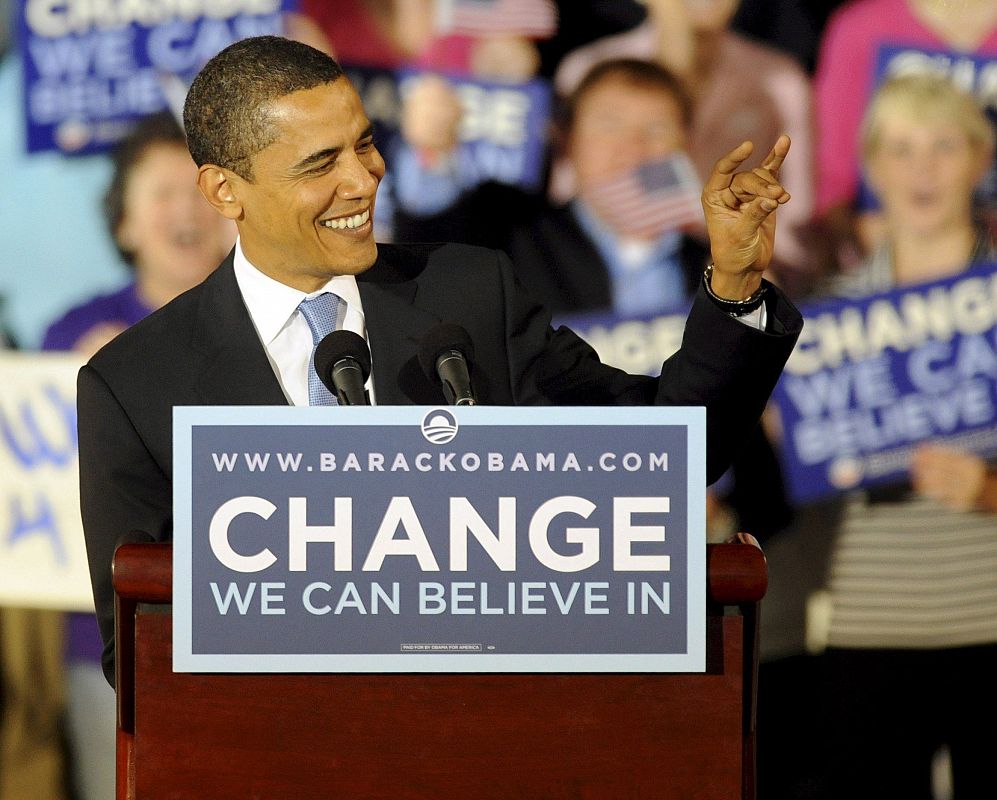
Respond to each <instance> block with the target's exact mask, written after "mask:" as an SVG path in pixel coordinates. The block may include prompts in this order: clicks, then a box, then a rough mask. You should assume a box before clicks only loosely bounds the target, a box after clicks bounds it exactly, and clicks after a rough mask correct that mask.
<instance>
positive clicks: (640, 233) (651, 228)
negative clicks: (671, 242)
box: [585, 153, 703, 239]
mask: <svg viewBox="0 0 997 800" xmlns="http://www.w3.org/2000/svg"><path fill="white" fill-rule="evenodd" d="M701 192H702V185H701V184H700V182H699V176H698V175H697V174H696V169H695V167H694V166H693V165H692V162H691V161H690V160H689V157H688V156H687V155H686V154H685V153H675V154H673V155H670V156H668V157H667V158H664V159H659V160H656V161H647V162H645V163H643V164H641V165H639V166H637V167H636V168H634V169H632V170H630V171H628V172H626V173H624V174H623V175H616V176H613V177H612V178H609V179H607V180H606V181H604V182H603V183H601V184H599V185H597V186H594V187H593V188H592V189H590V190H589V191H587V192H585V200H586V202H587V203H589V205H591V206H592V208H593V209H594V210H595V212H596V213H597V214H598V215H599V216H600V217H601V218H602V219H603V220H605V221H606V222H608V223H609V224H610V225H611V226H612V227H613V228H614V229H615V230H616V231H617V232H618V233H622V234H624V235H626V236H633V237H636V238H642V239H652V238H656V237H658V236H660V235H661V234H662V233H664V232H665V231H667V230H677V229H679V228H682V227H685V226H687V225H691V224H693V223H696V222H700V221H702V219H703V208H702V206H701V205H700V199H699V196H700V193H701Z"/></svg>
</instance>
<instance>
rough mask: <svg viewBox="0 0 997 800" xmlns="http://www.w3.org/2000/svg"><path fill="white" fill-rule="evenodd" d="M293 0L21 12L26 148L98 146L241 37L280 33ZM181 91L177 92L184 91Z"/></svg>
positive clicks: (165, 101)
mask: <svg viewBox="0 0 997 800" xmlns="http://www.w3.org/2000/svg"><path fill="white" fill-rule="evenodd" d="M292 5H293V0H199V1H198V2H188V3H184V4H182V8H181V7H178V6H177V5H176V4H171V3H120V2H119V3H112V2H108V3H65V2H53V1H52V0H24V3H23V6H22V7H21V13H20V14H19V15H18V33H19V37H20V42H21V48H20V49H21V54H22V59H23V68H24V69H23V74H24V113H25V117H26V120H27V133H28V136H27V145H28V150H29V151H30V152H38V151H44V150H58V151H62V152H67V153H88V152H97V151H99V150H102V149H105V148H106V147H107V146H109V145H111V144H113V143H114V142H115V141H117V140H118V139H119V138H120V137H121V135H122V134H123V133H124V132H125V131H126V130H127V129H128V127H129V125H130V123H132V122H133V121H134V120H135V119H137V118H138V117H141V116H145V115H147V114H151V113H154V112H156V111H160V110H162V109H164V108H166V107H168V106H169V105H170V98H171V93H172V92H173V87H174V82H175V81H177V80H179V81H180V83H181V85H182V86H183V87H186V86H187V85H188V84H189V82H190V81H191V80H192V79H193V76H194V75H195V74H196V73H197V71H198V70H199V69H200V68H201V66H202V65H203V64H204V62H205V61H207V60H208V59H209V58H211V56H213V55H214V54H215V53H217V52H218V51H219V50H221V49H222V48H224V47H226V46H227V45H229V44H231V43H232V42H234V41H236V40H238V39H242V38H245V37H247V36H257V35H261V34H269V33H280V32H281V30H282V17H281V14H282V13H283V12H284V11H285V10H288V9H289V8H290V7H291V6H292ZM181 96H182V93H181Z"/></svg>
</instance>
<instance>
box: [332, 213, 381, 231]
mask: <svg viewBox="0 0 997 800" xmlns="http://www.w3.org/2000/svg"><path fill="white" fill-rule="evenodd" d="M369 219H370V211H369V210H367V211H364V212H363V214H355V215H354V216H352V217H340V218H339V219H327V220H325V221H324V222H323V223H322V224H323V225H325V227H327V228H339V229H343V228H359V227H360V226H361V225H363V224H364V223H365V222H366V221H367V220H369Z"/></svg>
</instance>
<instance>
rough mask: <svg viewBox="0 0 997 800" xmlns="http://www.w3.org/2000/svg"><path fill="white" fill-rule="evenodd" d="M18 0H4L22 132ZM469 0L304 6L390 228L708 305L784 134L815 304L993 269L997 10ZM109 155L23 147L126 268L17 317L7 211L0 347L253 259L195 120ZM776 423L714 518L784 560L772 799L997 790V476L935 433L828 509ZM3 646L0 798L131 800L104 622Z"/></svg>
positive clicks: (780, 249)
mask: <svg viewBox="0 0 997 800" xmlns="http://www.w3.org/2000/svg"><path fill="white" fill-rule="evenodd" d="M13 5H14V3H12V2H10V0H4V1H3V2H0V11H2V12H4V13H3V17H2V18H0V23H2V22H4V21H6V23H7V26H8V27H6V28H3V27H0V103H4V104H5V114H7V115H13V114H16V113H19V110H18V109H19V105H15V103H19V100H18V98H17V97H16V95H15V94H14V92H13V91H12V90H13V88H14V86H15V81H14V79H13V78H10V77H5V75H7V76H9V74H10V73H11V72H12V71H13V70H14V69H15V65H16V61H17V59H18V57H19V53H18V49H17V46H16V43H15V42H14V41H13V37H12V36H11V34H10V27H9V23H10V20H11V19H12V15H13ZM474 5H478V6H481V5H488V4H480V3H478V4H474V3H461V2H460V0H300V2H299V4H298V10H297V11H296V12H295V13H293V14H288V15H287V18H286V35H288V36H291V37H293V38H297V39H300V40H302V41H304V42H307V43H308V44H311V45H312V46H314V47H317V48H319V49H321V50H324V51H326V52H328V53H330V54H331V55H333V56H334V57H335V58H337V60H339V61H340V62H341V63H342V64H343V66H344V67H345V68H346V70H347V74H348V75H349V76H350V79H351V80H352V81H353V82H354V84H355V85H356V86H357V88H358V91H359V92H360V94H361V97H362V98H363V100H364V103H365V106H366V108H367V111H368V115H369V116H370V117H371V119H372V122H373V123H374V124H375V132H376V144H377V146H378V148H379V149H380V150H381V152H382V154H383V155H384V158H385V161H386V164H387V170H388V171H387V175H386V177H385V179H384V181H383V182H382V185H381V187H380V190H379V193H378V199H377V206H376V209H375V230H376V231H377V236H378V238H379V239H380V240H382V241H388V240H394V241H441V240H450V241H463V242H467V243H471V244H479V245H485V246H490V247H497V248H501V249H504V250H505V251H506V252H508V253H509V254H510V256H511V258H512V261H513V264H514V267H515V269H516V271H517V276H518V278H519V279H520V281H521V282H522V283H523V284H524V285H525V286H526V287H527V288H528V289H529V290H530V291H531V292H532V293H534V294H535V295H536V296H537V297H538V298H539V299H540V300H542V301H543V302H545V303H546V304H547V305H548V307H549V308H550V309H551V310H552V311H553V312H554V314H555V319H559V320H565V321H570V320H571V319H573V318H575V316H576V315H583V314H592V313H605V314H611V315H613V316H615V317H617V318H619V319H626V318H633V317H647V316H649V315H656V314H673V313H682V312H683V311H684V310H685V309H687V308H688V302H689V300H690V298H691V296H692V293H693V292H694V291H695V289H696V287H697V285H698V282H699V281H700V280H701V275H702V272H703V270H704V268H705V267H706V266H707V264H708V263H709V262H710V253H709V242H708V241H707V239H706V234H705V230H704V227H703V222H702V211H701V209H700V207H699V199H698V198H699V193H700V190H701V181H702V180H703V178H704V177H705V176H706V175H707V174H708V172H709V170H710V169H711V168H712V165H713V163H714V162H715V161H716V160H717V159H718V158H720V157H721V156H722V155H723V154H724V153H725V152H727V151H729V150H731V149H732V148H734V147H736V146H737V145H738V144H740V143H741V142H743V141H744V140H751V141H752V142H753V143H754V145H755V148H756V150H755V153H754V158H755V159H756V160H757V161H760V160H761V159H762V157H764V155H765V152H766V151H767V149H768V148H769V147H771V146H772V144H773V143H774V142H775V140H776V138H777V136H778V135H779V134H781V133H788V134H789V136H790V137H791V139H792V149H791V152H790V155H789V158H788V159H787V161H786V164H785V168H784V171H783V173H782V174H781V175H780V179H781V182H782V183H783V185H784V186H785V187H786V188H787V190H788V191H789V192H790V194H791V195H792V200H791V202H790V203H789V204H788V205H787V206H786V207H785V209H784V210H780V211H779V221H778V225H779V231H778V234H777V244H776V252H775V258H774V261H773V263H772V266H771V268H770V271H769V275H768V276H767V277H769V279H770V280H772V281H773V282H774V283H776V284H778V285H780V286H782V287H783V288H784V289H785V290H786V291H787V293H788V294H789V295H790V296H791V297H792V298H793V299H794V300H798V301H802V302H806V301H809V300H811V299H815V298H830V297H835V298H861V297H864V296H868V295H870V294H873V293H876V292H881V291H885V290H888V289H891V288H894V287H902V286H905V285H912V284H916V283H919V282H924V281H930V280H937V279H940V278H945V277H949V276H953V275H956V274H958V273H960V272H962V271H963V270H965V269H968V268H970V267H972V266H975V265H982V264H987V263H994V262H997V245H995V242H997V170H995V167H994V130H995V127H997V90H995V88H994V87H995V86H997V80H995V76H997V3H994V2H993V0H848V1H847V2H842V1H841V0H838V1H837V2H834V0H826V1H825V2H805V1H804V0H768V1H767V2H765V1H763V0H741V1H740V2H739V0H611V1H610V0H561V1H560V2H554V0H519V2H517V3H511V4H510V7H511V8H512V9H513V10H512V11H509V10H507V11H506V13H504V14H502V13H498V12H496V13H494V14H493V15H491V16H487V15H486V16H480V17H476V16H474V15H473V14H469V13H465V12H467V8H466V6H474ZM492 5H496V6H501V5H503V3H502V2H501V0H500V1H499V2H496V3H494V4H492ZM5 130H9V131H10V132H11V133H12V135H13V133H14V131H15V130H16V128H15V127H8V128H6V129H5ZM15 138H16V137H15ZM0 146H2V147H4V148H9V149H10V151H11V152H13V151H15V150H16V149H18V148H20V147H21V144H20V142H18V141H12V142H9V143H0ZM45 158H50V157H48V156H46V157H45ZM87 158H89V159H90V160H91V166H92V168H93V169H92V172H90V173H88V174H87V177H86V180H85V181H83V182H82V184H81V182H80V180H79V174H80V173H78V172H74V170H80V169H90V167H86V166H80V165H79V163H77V165H76V166H72V165H69V162H72V161H73V159H72V158H71V157H59V158H58V159H57V163H54V164H53V162H51V160H50V161H49V162H48V163H49V167H45V168H43V169H44V171H43V172H41V173H36V172H35V171H34V170H36V169H38V166H37V165H36V164H31V165H28V163H27V162H28V161H30V158H28V159H25V158H24V157H23V156H20V155H18V157H17V158H14V157H12V156H10V155H7V156H5V155H4V153H3V152H0V167H3V166H4V165H5V164H6V165H7V167H8V168H9V169H8V171H9V172H12V173H13V172H17V171H18V170H20V171H21V173H22V175H21V179H20V180H18V177H17V175H16V174H15V175H13V177H12V179H11V180H12V183H11V185H12V186H15V187H18V188H20V187H23V186H24V185H25V184H27V183H28V182H29V181H30V182H31V183H37V182H38V180H39V174H40V175H41V180H42V181H43V182H46V185H43V186H41V187H39V190H40V191H41V193H42V194H43V195H45V196H57V195H58V196H60V197H63V198H66V202H68V203H70V204H71V205H73V206H76V207H79V219H77V220H74V219H71V218H70V219H61V220H60V225H61V226H62V227H63V228H64V229H65V230H66V231H67V232H72V231H74V230H76V229H82V228H83V227H86V228H87V236H90V237H93V238H95V239H96V238H99V239H101V240H102V241H101V242H100V243H99V244H98V243H96V242H95V244H94V247H93V252H79V250H78V245H77V247H76V252H74V254H73V255H72V257H71V258H72V259H73V261H74V262H79V261H87V262H90V261H92V260H94V259H97V260H103V261H106V262H107V263H106V264H104V265H103V267H101V269H103V270H104V271H103V272H98V273H96V274H97V275H99V276H100V278H99V280H92V281H88V280H85V279H84V280H80V281H79V282H78V285H73V286H70V287H69V290H70V296H71V297H73V298H74V300H73V301H72V302H70V303H68V304H67V307H64V308H61V309H58V311H53V310H52V309H50V308H48V307H47V306H46V305H45V304H44V303H41V304H40V306H39V307H40V308H41V311H40V312H39V314H38V315H36V316H44V317H45V318H44V319H35V320H34V321H33V323H32V324H33V325H35V326H36V327H34V328H33V327H31V325H24V324H18V321H17V320H16V319H15V318H13V317H11V316H4V309H3V305H2V301H3V299H4V298H3V295H7V299H8V300H14V299H16V296H17V294H18V293H19V292H23V291H25V289H24V286H25V282H24V280H22V278H25V276H26V274H27V273H28V272H33V273H37V272H38V271H42V272H44V271H45V270H46V269H47V268H48V267H49V265H47V264H45V263H37V262H36V261H33V260H30V259H31V257H33V255H34V253H25V252H24V251H23V247H22V248H21V249H18V247H10V248H8V246H7V239H8V236H10V238H11V241H13V234H14V232H13V229H12V227H8V226H12V223H11V221H10V220H11V219H14V218H15V217H14V216H13V207H14V204H15V201H14V200H12V199H10V198H9V197H8V198H7V199H5V200H4V207H5V208H7V209H8V210H9V211H10V212H11V213H9V214H4V215H2V216H0V235H2V236H3V237H4V245H5V247H4V249H5V252H6V253H9V254H12V256H13V258H8V263H7V265H6V267H5V270H6V274H4V276H3V283H2V284H0V348H4V347H7V348H15V347H19V348H20V349H22V350H34V349H45V350H64V351H75V352H77V353H78V354H80V355H81V356H83V357H88V356H89V355H91V354H92V353H94V352H96V350H97V349H99V348H100V346H102V344H104V343H105V342H107V341H108V340H109V339H110V338H111V337H113V336H114V335H116V334H117V333H118V332H120V331H121V330H123V329H124V328H125V327H127V326H129V325H131V324H134V323H135V322H137V321H138V320H140V319H142V318H143V317H144V316H146V315H147V314H149V313H151V312H152V311H153V310H155V309H156V308H158V307H160V306H162V305H163V304H165V303H167V302H169V301H170V300H171V299H172V298H173V297H175V296H177V295H178V294H180V293H181V292H183V291H184V290H186V289H187V288H189V287H191V286H193V285H195V284H196V283H198V282H199V281H200V280H202V279H203V278H204V277H205V276H206V275H207V274H208V273H209V272H210V271H211V270H212V269H213V268H214V266H215V265H216V264H217V263H218V262H219V261H220V260H221V259H222V258H223V257H224V255H225V254H226V253H227V252H228V250H229V249H230V248H231V246H232V244H233V242H234V235H235V233H234V228H232V227H231V223H229V222H227V221H224V220H222V219H221V218H220V217H218V216H217V215H216V214H215V213H214V212H213V211H212V210H211V209H210V208H209V207H208V205H207V204H206V203H205V202H204V201H203V198H201V197H200V195H199V193H198V191H197V189H196V186H195V183H194V175H195V172H196V169H195V167H194V165H193V162H192V161H191V160H190V157H189V155H188V153H187V151H186V149H185V145H184V137H183V132H182V130H181V128H180V127H179V126H178V124H177V122H176V120H175V114H171V112H170V111H169V110H167V111H164V112H163V113H161V114H157V115H154V116H152V117H149V118H147V119H144V120H141V121H140V122H138V123H137V124H136V126H135V127H134V129H133V130H132V132H131V133H130V134H129V135H128V136H127V137H126V138H125V139H124V140H123V141H121V142H120V143H119V144H118V145H117V147H116V148H115V150H114V152H113V153H111V154H109V155H108V156H97V157H87ZM67 165H69V166H67ZM81 185H82V186H85V187H89V189H88V191H89V194H88V193H87V191H83V190H81V188H80V187H81ZM5 191H6V190H5ZM18 202H19V199H18ZM84 206H86V207H84ZM98 215H102V216H103V226H102V228H100V230H99V232H98V233H96V234H95V233H93V230H94V229H97V228H98V227H99V225H96V224H94V219H99V216H98ZM91 217H93V219H92V218H91ZM81 240H82V241H88V240H87V239H86V238H83V239H81ZM19 253H21V254H23V255H21V257H20V260H18V254H19ZM115 254H116V256H117V257H115ZM52 269H53V271H56V270H61V272H62V274H72V273H73V270H74V263H70V264H65V265H58V266H56V265H53V266H52ZM53 274H55V272H53ZM88 274H95V273H88ZM25 279H26V278H25ZM62 283H65V281H64V280H63V281H62ZM779 436H780V434H779V425H778V420H777V419H776V416H775V414H774V412H773V413H770V414H769V415H768V416H767V418H766V420H765V424H764V425H763V426H762V427H761V428H760V429H759V431H758V432H757V435H756V436H755V437H754V438H753V439H752V441H751V444H750V446H749V447H747V448H746V449H745V451H744V452H743V453H742V454H741V456H739V458H738V459H737V461H736V462H735V463H734V465H733V467H732V468H731V470H730V472H729V473H728V475H726V476H725V477H724V479H722V480H721V481H720V483H718V484H717V485H715V486H714V487H712V488H711V492H710V497H709V509H708V525H709V533H708V536H709V538H710V540H711V541H721V540H723V539H724V538H726V536H728V535H729V534H730V533H732V532H734V531H738V530H746V531H748V532H750V533H752V534H753V535H755V536H756V537H757V538H758V539H759V540H761V541H762V544H763V548H764V549H765V551H766V553H767V556H768V560H769V570H770V590H769V594H768V596H767V598H766V600H765V602H764V603H763V630H762V658H763V664H762V667H761V676H760V684H759V718H758V720H759V721H758V730H759V744H758V754H759V779H758V781H759V782H758V786H759V797H760V798H761V800H778V799H779V798H787V800H788V799H791V798H792V799H796V800H802V799H803V798H845V797H847V798H849V799H850V800H852V799H853V798H863V797H877V798H882V797H903V798H934V800H943V798H953V797H954V798H972V797H983V796H988V793H987V785H988V782H987V781H986V773H985V769H986V766H987V758H986V755H985V753H984V749H985V747H986V744H987V738H986V737H980V738H977V737H976V736H975V734H972V733H971V732H975V731H978V730H986V729H987V727H988V726H987V723H988V722H989V721H990V717H991V712H992V711H997V691H995V690H994V689H993V688H992V686H991V684H992V681H989V680H988V678H989V674H990V672H991V670H992V669H993V668H995V667H997V517H995V516H994V514H995V513H997V472H995V470H994V466H993V465H992V464H991V463H990V462H988V461H986V460H985V459H983V458H981V457H979V456H977V455H973V454H971V453H968V452H964V451H960V450H958V449H952V448H948V447H942V446H939V445H937V444H933V443H931V442H924V443H923V444H922V445H919V446H918V447H917V448H916V452H915V455H914V459H913V466H912V467H911V469H910V473H909V475H908V476H907V477H906V478H905V479H904V480H902V481H900V482H898V483H897V484H896V485H890V486H887V487H883V488H881V489H878V490H876V491H853V492H848V493H841V494H840V495H839V496H835V497H833V498H829V499H826V500H823V501H821V502H820V503H815V504H811V505H806V506H802V505H799V504H794V503H793V502H791V501H790V499H789V497H788V496H787V494H786V491H785V489H784V485H785V478H786V476H785V474H784V473H783V467H782V465H781V464H780V459H779V456H778V451H779V444H780V442H779ZM967 587H968V588H967ZM815 631H819V635H817V634H815ZM0 648H2V649H0V680H2V684H0V686H2V692H0V704H2V705H3V710H4V714H3V717H2V725H0V800H15V799H17V798H22V797H23V798H31V800H47V799H48V798H52V800H61V798H79V800H91V798H94V799H96V798H102V799H103V800H107V798H110V797H111V796H113V777H114V706H113V702H114V699H113V692H112V691H111V690H110V689H109V687H108V686H107V685H106V683H105V682H104V681H103V677H102V676H101V671H100V665H99V652H100V647H99V637H98V634H97V629H96V624H95V622H94V620H93V619H92V618H91V617H90V616H89V615H83V614H72V615H62V614H56V613H53V612H49V613H43V612H37V611H32V610H20V609H3V610H0ZM53 654H54V655H53ZM991 662H994V663H991ZM607 746H609V745H607ZM15 775H20V776H21V778H20V779H18V778H16V777H15ZM27 776H30V777H27ZM991 791H992V790H991Z"/></svg>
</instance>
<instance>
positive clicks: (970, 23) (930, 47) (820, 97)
mask: <svg viewBox="0 0 997 800" xmlns="http://www.w3.org/2000/svg"><path fill="white" fill-rule="evenodd" d="M898 47H902V48H904V49H905V50H910V51H915V52H916V51H923V52H925V53H931V54H937V53H939V52H941V53H943V57H942V58H940V59H932V69H939V68H940V69H941V70H943V71H948V70H951V69H952V65H953V64H954V63H955V62H956V61H958V60H959V59H960V57H963V56H972V57H975V58H981V57H982V58H991V59H993V60H994V61H997V3H994V2H993V0H961V2H958V3H953V2H948V1H947V0H852V2H849V3H846V4H845V5H843V6H842V7H841V8H839V9H838V10H837V11H836V12H835V13H834V14H833V15H832V16H831V18H830V20H829V21H828V24H827V27H826V29H825V30H824V34H823V39H822V42H821V46H820V51H819V54H818V62H817V71H816V75H815V78H814V92H815V107H816V117H817V131H818V136H817V214H818V215H819V216H820V217H821V218H822V219H823V220H824V221H825V223H826V225H827V227H828V228H829V229H830V231H831V232H832V234H833V236H834V241H835V243H836V246H835V251H836V252H835V253H834V255H835V257H836V259H837V261H838V262H839V266H841V267H842V268H843V269H846V270H847V269H848V268H850V267H852V266H854V265H855V262H856V261H857V260H858V259H859V258H861V257H862V256H863V255H865V254H868V253H869V252H871V250H872V249H873V248H874V246H875V244H876V242H877V240H878V239H879V237H880V236H881V235H882V234H883V224H882V217H881V215H879V214H878V213H870V212H871V211H872V209H871V208H869V205H870V203H869V198H865V199H864V201H863V202H861V203H860V206H861V207H860V208H859V209H858V211H859V212H860V213H859V215H858V217H856V213H855V212H856V202H857V201H858V200H859V176H860V165H859V154H858V146H859V145H858V143H859V135H858V133H859V124H860V120H861V118H862V113H863V110H864V108H865V105H866V102H867V101H868V98H869V96H870V95H871V93H872V91H873V89H874V87H875V85H876V80H877V75H876V69H877V59H878V58H879V57H880V56H881V55H882V53H883V51H884V50H885V49H886V48H898ZM944 54H947V55H944ZM991 63H993V62H991ZM908 67H909V60H908ZM971 80H974V79H972V78H971ZM963 88H964V89H970V88H971V87H970V86H968V85H966V86H963ZM982 88H983V87H982V84H981V85H980V89H982ZM990 102H993V100H991V101H990ZM994 111H997V108H995V109H994ZM794 146H795V143H794ZM994 189H995V190H997V187H994Z"/></svg>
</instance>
